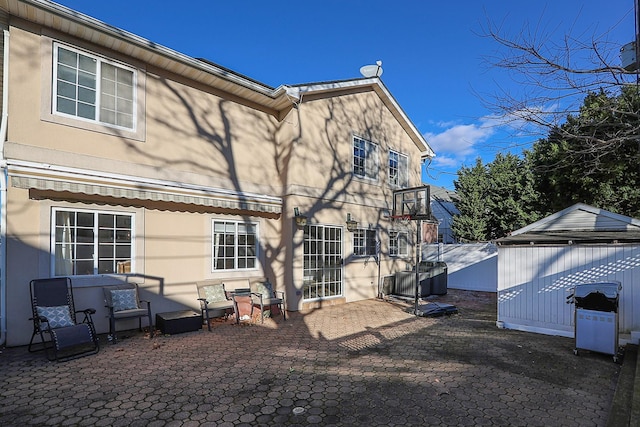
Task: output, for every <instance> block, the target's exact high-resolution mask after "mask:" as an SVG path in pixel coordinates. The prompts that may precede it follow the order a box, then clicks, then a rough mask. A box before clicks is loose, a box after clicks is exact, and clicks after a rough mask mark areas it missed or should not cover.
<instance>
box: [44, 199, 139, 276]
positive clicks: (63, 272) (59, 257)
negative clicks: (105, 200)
mask: <svg viewBox="0 0 640 427" xmlns="http://www.w3.org/2000/svg"><path fill="white" fill-rule="evenodd" d="M62 212H70V213H73V214H75V215H77V214H79V213H80V214H92V215H93V216H94V221H93V227H92V232H93V242H92V245H93V247H92V251H93V254H92V258H93V260H92V262H93V271H92V273H83V274H78V273H77V267H78V265H77V263H78V258H77V257H78V251H77V247H78V246H80V245H82V242H81V241H79V239H78V237H79V236H78V234H74V235H75V238H74V239H72V240H71V241H68V242H65V241H63V240H61V241H60V242H58V241H57V239H56V238H57V236H58V234H57V231H58V229H61V232H62V233H69V232H71V231H72V230H73V231H74V232H77V230H78V228H82V227H78V224H75V225H74V226H73V227H71V226H70V225H69V228H68V229H67V230H64V229H62V228H63V227H64V225H63V224H60V225H58V224H57V221H56V219H57V216H58V215H57V214H58V213H62ZM101 214H104V215H117V216H126V217H129V218H130V225H129V229H128V232H129V234H130V237H129V244H128V245H127V244H126V243H121V244H120V246H129V248H130V249H129V250H130V253H129V258H124V257H121V260H120V261H118V257H117V256H116V254H114V255H113V257H104V258H101V257H100V242H101V240H100V239H101V235H100V229H101V228H100V222H99V217H100V215H101ZM86 229H87V230H88V228H86ZM113 230H115V231H117V230H121V231H122V230H127V229H126V228H120V229H118V228H114V229H113ZM103 242H104V240H103ZM135 242H136V237H135V214H134V213H132V212H121V211H109V210H94V209H74V208H61V207H54V208H52V209H51V250H50V254H51V275H52V276H93V275H101V274H117V273H118V265H119V264H120V263H123V264H122V265H123V266H124V265H125V264H126V263H127V262H128V266H127V270H128V271H127V272H134V271H136V270H135V256H134V254H135V253H136V252H135V251H136V247H135ZM58 243H60V245H61V251H60V252H58V251H57V250H56V249H57V244H58ZM109 244H113V245H114V247H117V246H119V245H118V241H117V238H115V233H114V239H113V240H111V241H109ZM86 246H89V245H88V244H87V245H86ZM64 251H71V254H70V255H71V257H70V258H68V261H67V262H68V263H70V264H68V265H62V264H61V263H63V262H65V261H64V259H65V257H64V254H63V252H64ZM81 260H82V259H81ZM84 260H85V261H88V258H85V259H84ZM104 260H112V261H113V262H114V265H113V267H114V268H113V271H108V272H107V271H100V261H104ZM57 266H58V267H59V268H56V267H57ZM123 268H124V267H123Z"/></svg>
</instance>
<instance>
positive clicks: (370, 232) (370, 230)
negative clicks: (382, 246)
mask: <svg viewBox="0 0 640 427" xmlns="http://www.w3.org/2000/svg"><path fill="white" fill-rule="evenodd" d="M356 231H362V232H364V249H365V251H366V250H367V249H368V248H370V247H371V246H370V244H369V241H368V240H367V235H368V234H373V240H374V241H373V243H372V245H373V247H374V248H375V247H376V240H377V238H378V233H377V231H376V230H372V229H370V228H364V227H362V228H358V229H356ZM351 236H352V237H351V238H352V239H353V241H352V245H351V251H352V254H353V256H354V258H368V257H371V256H376V253H375V249H374V252H373V253H364V254H356V243H355V232H354V233H352V234H351Z"/></svg>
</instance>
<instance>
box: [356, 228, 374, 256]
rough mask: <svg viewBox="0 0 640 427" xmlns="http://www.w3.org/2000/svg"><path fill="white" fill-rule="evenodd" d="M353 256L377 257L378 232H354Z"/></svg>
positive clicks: (361, 230)
mask: <svg viewBox="0 0 640 427" xmlns="http://www.w3.org/2000/svg"><path fill="white" fill-rule="evenodd" d="M353 255H354V256H376V230H370V229H364V228H362V229H358V230H356V231H354V232H353Z"/></svg>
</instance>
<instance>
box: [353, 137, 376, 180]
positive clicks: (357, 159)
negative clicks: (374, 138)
mask: <svg viewBox="0 0 640 427" xmlns="http://www.w3.org/2000/svg"><path fill="white" fill-rule="evenodd" d="M353 174H354V175H356V176H359V177H361V178H368V179H373V180H377V179H378V146H377V145H376V144H374V143H373V142H371V141H367V140H364V139H362V138H358V137H357V136H354V137H353Z"/></svg>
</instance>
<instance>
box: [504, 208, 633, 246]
mask: <svg viewBox="0 0 640 427" xmlns="http://www.w3.org/2000/svg"><path fill="white" fill-rule="evenodd" d="M626 242H640V220H638V219H634V218H630V217H628V216H624V215H619V214H615V213H613V212H609V211H606V210H604V209H599V208H595V207H593V206H589V205H585V204H583V203H577V204H575V205H573V206H570V207H568V208H566V209H564V210H562V211H560V212H556V213H555V214H553V215H550V216H548V217H546V218H543V219H541V220H539V221H536V222H534V223H532V224H530V225H528V226H526V227H523V228H521V229H519V230H516V231H514V232H513V233H511V235H510V236H508V237H504V238H502V239H498V240H497V241H496V243H498V244H499V245H522V244H532V245H533V244H550V243H553V244H577V243H626Z"/></svg>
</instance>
